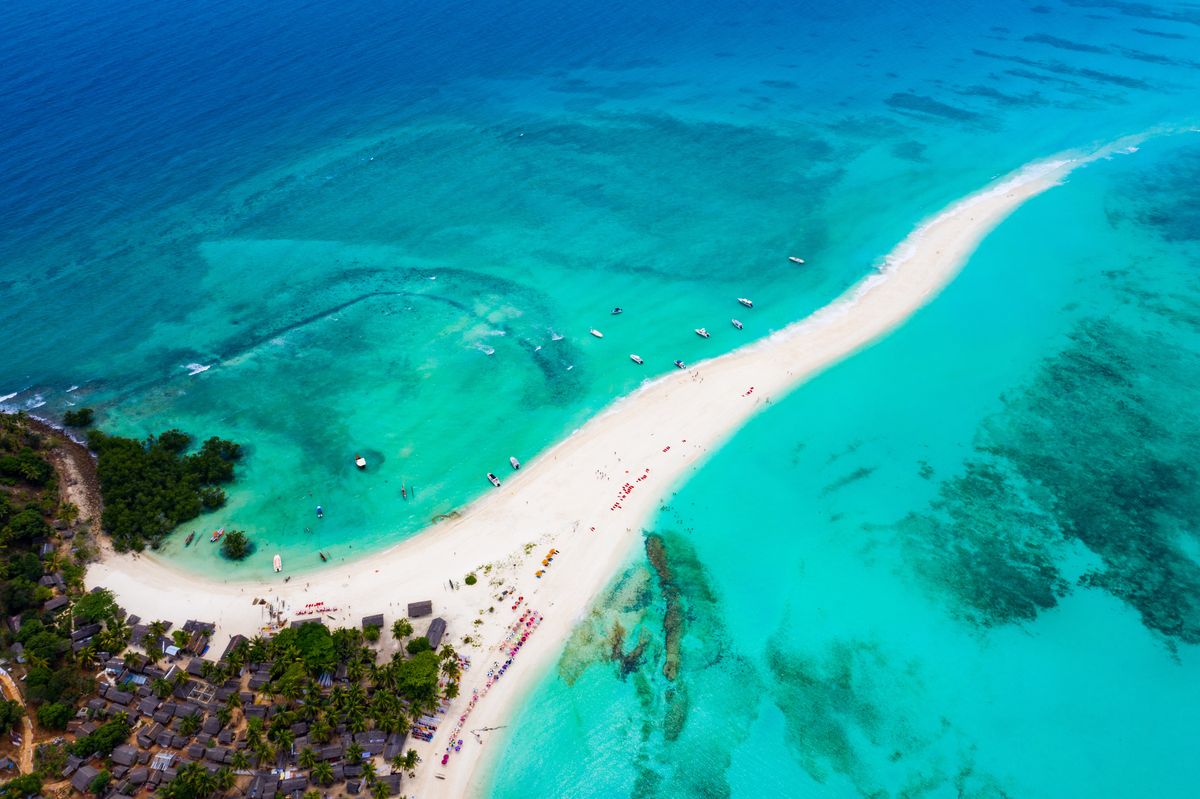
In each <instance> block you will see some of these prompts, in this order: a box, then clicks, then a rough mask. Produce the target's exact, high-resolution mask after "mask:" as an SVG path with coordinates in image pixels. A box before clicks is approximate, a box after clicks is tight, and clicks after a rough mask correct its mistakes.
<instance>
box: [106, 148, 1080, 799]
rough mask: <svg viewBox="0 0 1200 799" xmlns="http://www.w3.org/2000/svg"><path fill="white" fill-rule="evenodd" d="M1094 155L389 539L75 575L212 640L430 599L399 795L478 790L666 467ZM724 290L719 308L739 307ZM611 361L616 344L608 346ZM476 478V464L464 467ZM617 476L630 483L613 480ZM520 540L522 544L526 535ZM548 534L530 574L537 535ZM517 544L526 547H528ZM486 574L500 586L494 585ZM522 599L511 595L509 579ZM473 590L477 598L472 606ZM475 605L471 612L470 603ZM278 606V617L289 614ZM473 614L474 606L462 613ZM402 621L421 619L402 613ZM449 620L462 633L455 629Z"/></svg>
mask: <svg viewBox="0 0 1200 799" xmlns="http://www.w3.org/2000/svg"><path fill="white" fill-rule="evenodd" d="M1096 157H1099V155H1091V156H1087V157H1078V158H1061V159H1058V160H1054V161H1046V162H1040V163H1037V164H1032V165H1030V166H1028V167H1026V168H1025V169H1023V170H1020V171H1019V172H1017V173H1014V174H1013V175H1010V176H1008V177H1006V178H1004V179H1002V180H1001V181H999V182H997V183H995V184H993V185H992V186H990V187H988V188H986V189H984V190H982V191H980V192H978V193H976V194H974V195H971V196H969V197H967V198H965V199H964V200H962V201H960V202H959V203H957V204H955V205H954V206H952V207H950V208H948V209H946V210H945V211H943V212H942V213H941V214H939V215H938V216H936V217H935V218H933V219H932V220H930V221H928V222H927V223H926V224H924V225H922V226H921V227H920V228H918V229H917V230H916V231H914V233H913V234H911V235H910V236H909V238H908V239H906V240H905V241H904V242H902V243H901V245H900V246H899V247H897V248H896V250H895V251H893V254H892V256H890V257H889V259H888V260H887V261H886V263H885V265H884V267H883V269H882V270H881V273H880V274H874V275H872V276H870V277H868V278H865V279H864V280H863V281H861V282H860V283H859V284H858V285H856V286H855V287H853V288H852V289H851V290H849V291H848V292H847V293H846V294H845V295H843V297H842V298H840V299H839V300H838V301H836V302H834V303H832V304H830V305H829V306H826V307H825V308H823V309H821V310H820V311H818V312H817V313H815V314H813V315H812V316H810V317H809V318H808V319H805V320H804V321H802V322H798V323H796V324H794V325H791V326H789V327H788V328H786V329H785V330H783V331H781V332H780V333H778V334H775V335H773V336H771V337H770V338H768V339H764V340H762V341H759V342H756V343H754V344H751V345H748V346H746V347H743V348H741V349H739V350H737V351H735V352H732V353H729V354H727V355H724V356H722V357H719V358H716V359H714V360H711V361H706V362H703V363H701V364H699V365H698V366H697V367H695V368H691V369H687V370H681V371H679V372H676V373H674V374H671V375H668V376H666V377H664V378H661V379H658V380H656V381H654V382H652V383H648V384H646V385H645V386H643V387H642V388H640V389H639V390H638V391H636V392H634V393H633V394H631V395H630V396H628V397H626V398H624V399H622V400H620V401H618V402H616V403H615V404H614V405H613V406H612V407H611V408H610V409H608V410H607V411H605V412H603V413H602V414H600V415H599V416H597V417H596V418H594V419H592V420H591V421H589V422H588V423H587V424H586V425H584V426H583V427H582V428H580V429H579V430H578V431H576V432H575V433H574V434H573V435H572V436H570V437H569V438H568V439H566V440H565V441H563V442H562V443H560V444H559V445H557V446H556V447H554V448H553V449H551V450H549V451H548V452H546V453H544V454H542V455H541V456H539V457H538V458H536V459H533V460H531V461H530V462H529V463H528V464H526V465H525V467H524V468H522V469H521V471H520V472H517V473H515V474H508V475H504V477H505V478H506V479H505V482H504V485H503V487H501V488H500V489H498V490H496V491H494V492H492V493H490V494H488V495H487V496H486V497H484V498H483V499H481V500H479V501H477V502H475V503H473V504H472V505H471V506H470V507H469V508H467V509H466V510H465V512H464V514H463V515H462V516H461V517H460V518H458V519H455V520H452V521H448V522H443V523H440V524H437V525H435V526H433V527H431V528H430V529H429V530H427V531H426V532H424V533H422V534H421V535H419V536H416V537H414V538H412V539H409V540H408V541H405V542H404V543H401V544H399V545H397V546H395V547H393V548H391V549H389V550H386V551H384V552H380V553H378V554H375V555H371V556H367V557H364V558H363V559H362V560H359V561H356V562H353V563H349V564H345V565H339V566H337V567H331V568H329V569H328V570H326V571H322V572H319V573H313V574H309V575H300V576H297V577H296V578H294V579H293V580H292V581H291V582H290V583H287V584H285V583H283V582H282V580H281V579H279V580H272V581H261V582H255V583H220V582H215V581H211V580H205V579H201V578H198V577H194V576H191V575H189V574H186V573H183V572H179V571H176V570H175V569H172V568H170V567H169V566H168V565H166V564H164V563H162V562H160V561H157V560H155V559H153V558H152V557H149V556H142V557H133V556H129V555H122V556H115V555H109V556H107V557H106V558H105V559H104V561H103V562H101V563H99V564H97V565H95V566H93V567H91V568H90V569H89V571H88V578H87V579H88V584H89V586H92V585H102V586H106V587H108V588H110V589H112V590H113V591H114V592H115V593H116V594H117V595H118V597H119V599H120V601H121V602H122V604H123V605H124V606H125V607H126V608H127V609H129V610H130V611H131V612H134V613H138V614H140V615H142V616H143V617H144V618H150V619H153V618H160V617H161V618H166V619H170V620H172V621H175V622H177V623H178V622H182V621H184V620H185V619H187V618H197V619H203V620H209V621H215V622H216V623H217V625H218V628H219V632H218V637H217V638H216V639H215V641H216V646H217V648H218V651H219V649H220V647H222V646H223V645H224V641H225V640H226V639H225V637H224V636H225V635H228V634H233V633H243V634H247V635H254V634H255V633H256V632H257V631H258V630H259V629H260V626H261V624H262V621H263V611H262V609H261V607H259V606H254V605H252V604H251V599H252V598H253V597H256V596H257V597H269V598H272V599H273V600H275V601H280V602H283V603H286V604H287V605H288V606H289V607H290V608H292V609H293V610H294V609H296V608H301V607H303V606H304V605H305V604H306V603H310V602H313V601H316V600H321V601H324V602H326V603H327V604H328V605H330V606H334V607H337V608H339V610H338V611H337V612H335V613H330V614H326V617H323V618H325V620H326V621H330V622H331V623H333V624H335V625H336V624H358V623H359V622H360V619H361V617H362V616H364V615H368V614H372V613H377V612H383V613H385V615H386V618H387V623H388V624H389V625H390V623H391V622H392V620H393V619H394V618H397V617H398V616H399V615H402V613H403V606H404V604H405V603H407V602H410V601H414V600H418V599H432V600H433V602H434V609H435V614H436V615H440V616H442V617H444V618H445V619H446V620H447V622H448V623H449V635H448V637H447V640H448V641H452V642H454V644H455V646H456V647H457V648H458V649H459V651H460V652H461V653H463V654H467V655H470V656H471V657H472V659H473V662H474V667H473V668H472V669H470V670H468V671H467V672H466V673H465V674H464V677H463V681H462V685H461V695H460V698H459V699H457V700H456V701H455V702H454V704H453V707H452V709H451V711H450V713H449V714H448V718H449V720H448V721H447V722H446V723H444V724H443V725H442V727H441V728H440V729H439V731H438V735H437V736H436V737H435V738H434V740H433V742H432V743H431V744H423V743H420V742H417V743H415V744H414V745H415V746H416V748H417V749H418V751H419V752H420V753H421V755H422V758H423V760H424V763H423V765H422V767H420V769H419V770H418V774H417V778H416V780H415V781H412V782H409V784H407V785H405V787H404V793H405V794H407V795H408V796H409V797H422V798H424V797H434V796H464V795H466V794H468V793H470V792H471V791H478V790H479V788H480V782H481V773H482V769H480V764H481V763H482V762H483V757H482V756H483V754H484V752H485V751H488V750H489V747H488V746H487V744H488V743H489V742H494V741H495V740H496V739H495V738H491V739H490V740H489V738H488V734H486V733H485V734H484V735H483V736H482V739H483V744H484V745H480V743H478V742H477V741H476V739H475V737H474V736H473V735H471V734H470V731H471V730H479V729H481V728H490V727H502V726H504V725H506V724H507V723H508V721H509V719H510V716H511V711H512V709H513V708H514V706H515V704H516V703H517V702H519V701H520V699H521V697H522V695H523V694H524V693H525V692H526V691H527V690H528V688H529V687H530V686H531V685H532V684H535V683H536V681H537V679H538V678H539V677H540V676H541V675H543V674H544V673H545V671H546V669H547V668H548V667H549V666H550V665H551V664H552V663H553V661H554V659H555V657H556V655H557V653H558V652H559V651H560V650H561V646H562V643H563V641H564V640H565V639H566V638H567V636H568V635H569V633H570V631H571V629H572V627H573V626H574V625H575V624H576V622H577V621H578V620H579V619H580V618H582V616H583V614H584V613H585V612H586V611H587V609H588V606H589V605H590V603H591V602H592V600H593V599H594V597H595V596H596V595H597V594H598V592H599V591H600V590H601V589H602V588H603V587H604V585H605V584H606V583H607V582H608V581H609V580H610V579H611V578H612V577H613V575H614V574H615V572H616V571H617V570H618V569H619V568H620V566H621V565H622V563H623V562H625V561H626V560H627V559H628V558H629V557H630V556H631V554H632V552H633V551H634V550H635V548H636V547H637V545H638V544H639V543H640V541H641V540H642V535H641V531H642V525H643V524H645V523H646V522H647V521H648V520H649V519H650V518H651V517H652V515H653V514H654V512H655V511H656V509H657V508H658V506H659V504H660V502H661V499H662V497H663V496H664V495H665V494H667V492H668V491H669V490H670V489H672V488H673V487H675V486H677V485H679V484H680V483H681V482H682V481H683V480H684V479H686V477H687V476H688V475H689V474H690V473H691V472H692V471H693V470H694V469H695V468H697V466H698V465H699V464H700V463H701V462H703V461H704V460H705V459H706V458H707V457H708V456H709V455H710V454H711V453H712V452H713V451H714V450H715V449H716V448H718V447H720V446H721V444H723V443H724V442H725V441H726V440H727V439H728V438H729V436H731V435H732V434H733V433H734V432H735V431H736V430H737V429H738V428H739V427H740V426H742V425H743V424H744V423H745V422H746V421H747V420H748V419H749V418H750V417H751V416H752V415H754V414H755V413H757V412H758V411H759V410H761V409H762V408H763V407H764V406H765V405H766V404H768V403H769V402H770V401H771V400H773V399H776V398H779V397H781V396H782V395H783V394H785V393H786V392H788V391H790V390H791V389H794V388H795V387H796V386H797V385H799V384H800V383H802V382H803V381H805V380H807V379H809V378H811V377H812V376H814V375H815V374H817V373H819V372H820V371H821V370H823V369H825V368H827V367H828V366H830V365H831V364H834V363H836V362H837V361H839V360H841V359H843V358H845V357H847V356H848V355H850V354H852V353H853V352H855V351H856V350H858V349H860V348H862V347H864V346H866V345H868V344H870V343H871V342H873V341H876V340H877V339H879V338H880V337H882V336H884V335H886V334H887V333H888V332H889V331H891V330H892V329H894V328H895V327H897V326H899V325H900V324H902V323H903V322H904V320H905V319H907V318H908V317H909V316H910V315H911V314H912V313H914V312H915V311H916V310H917V309H919V308H920V307H921V306H922V305H924V304H925V303H927V302H929V301H930V300H931V299H932V298H933V297H934V296H935V295H936V294H937V293H938V292H939V291H940V290H941V289H942V288H943V287H944V286H945V285H946V284H947V283H949V282H950V280H952V279H953V277H954V276H955V274H957V272H958V270H959V269H960V267H961V266H962V264H963V263H964V262H965V261H966V259H967V257H968V256H969V255H970V254H971V253H972V252H973V251H974V249H975V248H976V246H977V245H978V244H979V242H980V241H981V240H982V239H983V237H984V236H986V235H987V234H988V232H990V231H991V230H992V229H993V228H994V227H995V226H996V225H997V224H999V223H1000V222H1001V221H1002V220H1003V219H1004V218H1005V217H1006V216H1008V215H1009V214H1010V213H1011V212H1012V211H1014V210H1015V209H1016V208H1017V207H1019V206H1020V205H1021V204H1022V203H1023V202H1025V201H1026V200H1028V199H1030V198H1031V197H1034V196H1036V195H1037V194H1040V193H1041V192H1043V191H1046V190H1047V189H1049V188H1051V187H1052V186H1054V185H1056V184H1057V183H1059V182H1061V181H1062V179H1063V178H1064V177H1065V176H1066V175H1067V174H1068V173H1069V172H1070V171H1071V170H1072V169H1073V168H1075V167H1076V166H1078V165H1080V164H1082V163H1085V162H1086V161H1088V160H1092V159H1094V158H1096ZM733 300H734V298H732V297H731V298H730V315H731V316H732V315H734V313H735V312H736V313H740V314H752V313H753V311H752V310H746V309H742V308H740V307H739V306H737V305H736V304H734V302H733ZM613 358H614V363H620V362H625V361H626V360H627V355H626V353H623V352H614V353H613ZM480 479H481V480H482V479H483V475H480ZM625 486H632V491H627V489H626V488H625ZM529 544H532V546H531V547H529V546H526V545H529ZM551 547H554V548H557V549H558V550H560V551H561V554H560V555H559V556H558V557H557V558H556V559H555V562H554V563H553V565H552V566H551V567H550V568H549V569H548V571H547V574H546V575H545V576H544V577H543V578H541V579H538V578H536V577H535V574H534V573H535V571H536V570H538V569H540V568H542V567H541V563H540V561H541V559H542V558H543V557H544V555H545V553H546V552H547V551H548V550H549V548H551ZM527 550H528V551H527ZM485 564H490V570H489V571H488V573H487V574H486V575H484V573H483V572H482V571H479V574H480V577H481V579H480V583H479V584H478V585H476V586H473V587H467V586H462V588H461V589H460V590H455V591H452V590H450V589H449V588H448V587H447V580H448V579H450V578H453V579H454V580H456V581H461V580H462V579H463V577H464V575H465V574H466V573H467V572H469V571H472V570H477V569H479V568H480V567H482V566H483V565H485ZM503 588H512V589H513V591H514V593H513V595H512V596H511V597H506V598H504V599H503V600H498V599H497V595H498V594H499V593H500V591H501V590H502V589H503ZM516 596H520V597H523V600H522V601H521V602H520V603H519V605H518V606H517V607H516V608H515V609H513V605H514V601H513V597H516ZM488 608H494V610H493V611H491V612H488V610H487V609H488ZM526 609H530V610H535V611H537V612H539V613H541V614H543V615H544V617H545V621H544V622H543V623H542V624H541V626H540V628H539V629H537V630H536V632H534V633H533V634H532V635H531V636H530V638H529V641H528V643H527V644H526V645H525V646H524V648H523V649H522V650H521V652H520V653H519V655H518V656H517V657H516V658H515V660H514V663H513V666H512V668H511V669H510V670H509V671H508V673H507V674H505V676H504V678H503V679H502V680H500V681H499V682H497V683H496V685H495V686H494V687H492V688H491V689H490V690H488V691H487V693H486V695H485V696H482V698H480V699H478V701H477V702H476V703H475V704H474V706H473V707H474V709H473V711H472V713H471V715H470V718H469V719H468V720H467V723H466V724H465V727H464V732H463V733H461V734H460V736H458V737H461V738H462V739H463V740H464V744H463V748H462V751H461V752H458V753H455V754H454V755H452V756H451V758H450V761H449V763H448V764H447V765H446V766H444V767H443V766H442V765H441V763H440V760H441V753H442V752H443V751H444V750H445V747H446V745H447V744H448V743H449V738H450V728H451V727H452V726H453V722H455V721H457V719H458V717H459V715H460V714H462V713H463V712H464V711H465V710H466V709H467V708H468V703H469V699H470V697H471V696H472V693H473V692H474V691H480V692H482V691H484V690H485V688H486V686H487V677H486V672H487V670H488V668H489V666H490V665H491V664H492V663H493V662H503V661H504V660H505V659H506V657H507V655H504V654H502V650H503V649H504V647H502V644H503V642H504V639H505V635H506V632H507V630H508V628H509V625H511V624H512V623H513V622H515V620H516V619H517V617H518V615H519V614H520V613H521V612H523V611H524V610H526ZM481 612H482V615H480V614H481ZM293 618H294V617H293ZM476 620H479V621H480V623H479V624H475V623H473V622H475V621H476ZM416 626H417V632H418V634H421V633H423V632H424V624H423V623H418V624H417V625H416ZM464 635H469V636H471V637H472V638H473V640H474V641H475V643H474V644H473V645H463V644H461V641H462V638H463V636H464Z"/></svg>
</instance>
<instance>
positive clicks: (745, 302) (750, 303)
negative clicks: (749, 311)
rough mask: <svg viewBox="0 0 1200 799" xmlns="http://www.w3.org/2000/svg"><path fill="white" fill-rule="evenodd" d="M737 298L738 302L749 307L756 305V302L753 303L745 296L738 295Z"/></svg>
mask: <svg viewBox="0 0 1200 799" xmlns="http://www.w3.org/2000/svg"><path fill="white" fill-rule="evenodd" d="M737 300H738V302H740V303H741V304H742V305H745V306H746V307H747V308H753V307H754V303H752V302H751V301H750V300H748V299H746V298H745V297H738V298H737Z"/></svg>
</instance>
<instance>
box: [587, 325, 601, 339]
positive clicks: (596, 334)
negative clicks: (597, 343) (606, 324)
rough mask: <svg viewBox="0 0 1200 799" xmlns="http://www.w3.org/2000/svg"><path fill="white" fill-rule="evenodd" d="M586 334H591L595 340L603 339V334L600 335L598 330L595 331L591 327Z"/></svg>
mask: <svg viewBox="0 0 1200 799" xmlns="http://www.w3.org/2000/svg"><path fill="white" fill-rule="evenodd" d="M588 332H589V333H591V334H592V335H593V336H595V337H596V338H604V334H603V333H601V332H600V331H599V330H597V329H596V328H594V327H593V328H592V329H591V330H589V331H588Z"/></svg>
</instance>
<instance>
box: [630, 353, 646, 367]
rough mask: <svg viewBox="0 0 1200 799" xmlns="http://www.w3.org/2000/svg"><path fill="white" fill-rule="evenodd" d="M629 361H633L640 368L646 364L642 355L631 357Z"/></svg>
mask: <svg viewBox="0 0 1200 799" xmlns="http://www.w3.org/2000/svg"><path fill="white" fill-rule="evenodd" d="M629 360H631V361H633V362H634V363H636V364H637V365H638V366H641V365H642V364H643V363H644V361H643V360H642V358H641V356H640V355H630V356H629Z"/></svg>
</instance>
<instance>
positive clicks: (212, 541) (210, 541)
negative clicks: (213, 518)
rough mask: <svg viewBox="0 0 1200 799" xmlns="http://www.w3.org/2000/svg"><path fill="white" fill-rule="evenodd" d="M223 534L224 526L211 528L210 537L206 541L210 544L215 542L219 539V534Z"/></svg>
mask: <svg viewBox="0 0 1200 799" xmlns="http://www.w3.org/2000/svg"><path fill="white" fill-rule="evenodd" d="M223 535H225V528H224V527H222V528H221V529H220V530H213V534H212V538H210V539H208V542H209V543H210V544H215V543H217V542H218V541H220V540H221V536H223Z"/></svg>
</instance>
